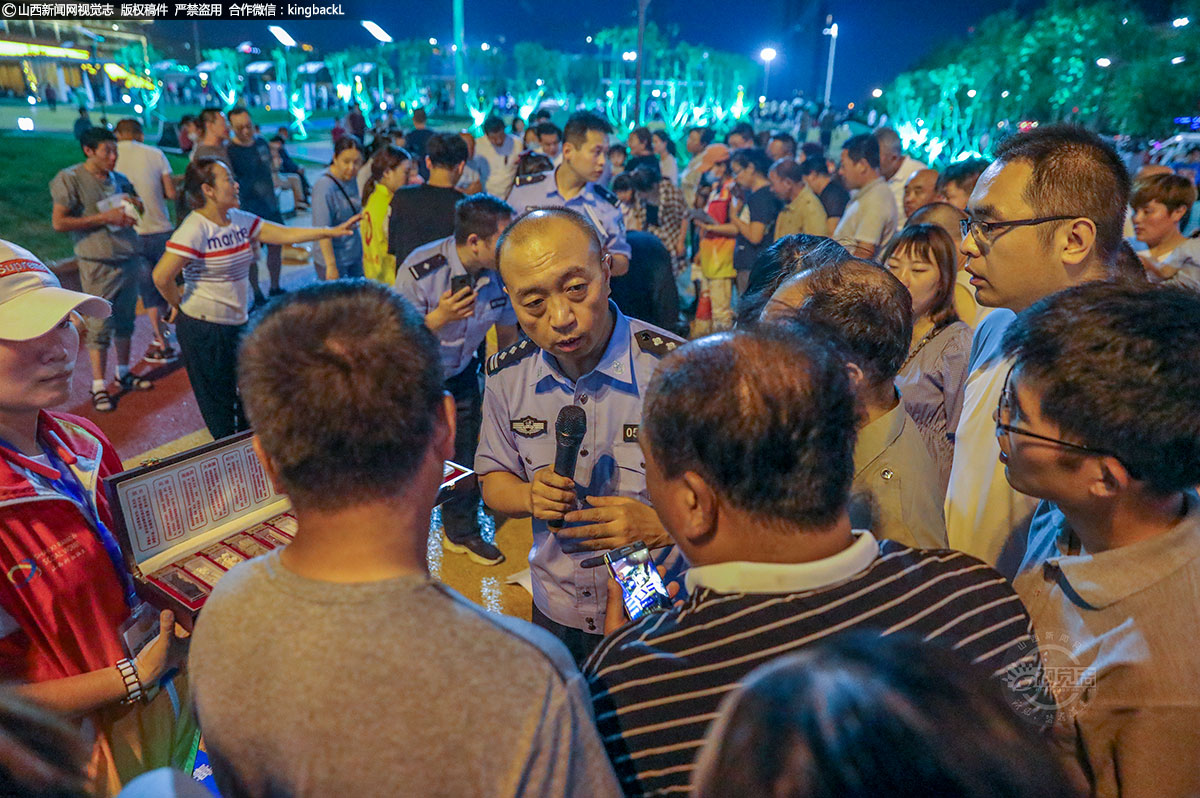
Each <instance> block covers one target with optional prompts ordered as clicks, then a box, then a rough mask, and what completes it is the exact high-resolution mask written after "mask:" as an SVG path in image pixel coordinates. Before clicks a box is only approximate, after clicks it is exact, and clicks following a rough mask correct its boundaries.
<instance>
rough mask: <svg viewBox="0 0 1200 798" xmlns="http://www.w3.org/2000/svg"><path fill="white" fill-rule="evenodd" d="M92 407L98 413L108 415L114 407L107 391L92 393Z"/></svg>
mask: <svg viewBox="0 0 1200 798" xmlns="http://www.w3.org/2000/svg"><path fill="white" fill-rule="evenodd" d="M92 407H93V408H94V409H95V410H96V411H98V412H100V413H109V412H112V410H113V408H114V407H116V405H114V404H113V400H112V397H111V396H109V395H108V391H92Z"/></svg>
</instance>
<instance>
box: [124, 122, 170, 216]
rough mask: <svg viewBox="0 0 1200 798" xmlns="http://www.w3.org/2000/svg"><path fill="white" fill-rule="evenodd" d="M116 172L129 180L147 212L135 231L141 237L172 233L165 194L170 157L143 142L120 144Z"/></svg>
mask: <svg viewBox="0 0 1200 798" xmlns="http://www.w3.org/2000/svg"><path fill="white" fill-rule="evenodd" d="M117 170H118V171H119V172H120V173H121V174H123V175H125V177H127V178H129V182H130V183H133V187H134V189H135V190H136V191H137V193H138V196H139V197H140V198H141V200H142V203H143V204H144V205H145V206H146V209H145V210H144V211H142V218H141V219H140V220H139V221H138V223H137V224H135V225H134V226H133V229H134V230H136V231H137V234H138V235H140V236H148V235H153V234H154V233H169V232H171V214H169V213H168V212H167V198H166V196H165V195H164V194H163V181H162V179H163V175H168V176H169V175H170V174H171V164H170V163H168V162H167V156H166V155H164V154H163V151H162V150H160V149H158V148H157V147H151V146H149V145H148V144H143V143H142V142H140V141H118V142H117Z"/></svg>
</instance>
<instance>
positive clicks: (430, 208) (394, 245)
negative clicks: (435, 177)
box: [388, 184, 463, 265]
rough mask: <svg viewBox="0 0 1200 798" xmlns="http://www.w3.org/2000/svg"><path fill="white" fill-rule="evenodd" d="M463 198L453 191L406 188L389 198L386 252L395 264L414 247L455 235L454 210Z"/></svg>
mask: <svg viewBox="0 0 1200 798" xmlns="http://www.w3.org/2000/svg"><path fill="white" fill-rule="evenodd" d="M462 197H463V195H462V194H461V193H459V192H458V191H456V190H455V189H452V188H441V187H439V186H431V185H428V184H426V185H422V186H405V187H404V188H401V189H399V190H398V191H397V192H396V193H395V194H393V195H392V214H391V217H390V219H389V221H388V252H390V253H391V254H393V255H395V256H396V264H397V265H399V264H401V263H403V262H404V259H405V258H407V257H408V256H409V253H411V252H412V251H413V250H414V249H416V248H417V247H419V246H421V245H423V244H428V243H429V242H431V241H437V240H438V239H439V238H445V237H446V236H448V235H452V234H453V233H454V206H455V205H456V204H457V203H458V201H459V200H460V199H462Z"/></svg>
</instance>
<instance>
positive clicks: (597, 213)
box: [508, 111, 629, 277]
mask: <svg viewBox="0 0 1200 798" xmlns="http://www.w3.org/2000/svg"><path fill="white" fill-rule="evenodd" d="M611 133H612V126H611V125H610V124H608V120H606V119H605V118H604V117H602V116H599V115H598V114H594V113H592V112H591V111H578V112H576V113H574V114H572V115H571V118H570V119H568V120H567V126H566V127H565V128H564V129H563V145H562V164H561V165H560V166H558V168H556V169H554V170H553V171H550V172H539V173H537V174H532V175H523V176H522V177H518V178H517V179H516V182H514V183H513V189H512V191H511V192H510V193H509V195H508V204H509V205H512V206H513V208H514V209H515V210H516V212H517V213H524V212H526V211H529V210H532V209H534V208H560V207H561V208H570V209H571V210H573V211H577V212H578V213H579V214H580V215H582V216H583V217H585V218H586V219H587V220H588V221H590V222H591V223H592V224H593V225H595V227H596V229H597V230H599V231H600V235H601V237H602V239H603V244H604V248H605V250H606V251H607V252H608V254H609V256H610V257H611V258H612V275H613V276H614V277H619V276H621V275H622V274H624V273H625V272H627V271H629V243H628V242H627V241H626V240H625V219H624V217H623V216H622V215H621V208H620V207H619V206H618V204H617V195H616V194H613V193H612V192H611V191H609V190H608V189H606V188H605V187H604V186H602V185H600V184H599V183H597V182H596V181H598V180H600V179H601V177H603V175H604V168H605V166H606V165H607V163H608V137H609V134H611Z"/></svg>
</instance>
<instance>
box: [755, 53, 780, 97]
mask: <svg viewBox="0 0 1200 798" xmlns="http://www.w3.org/2000/svg"><path fill="white" fill-rule="evenodd" d="M777 55H779V54H778V53H777V52H775V48H774V47H764V48H762V50H761V51H759V53H758V57H759V58H761V59H762V62H763V96H764V97H766V98H767V99H768V100H769V99H771V91H770V90H771V62H772V61H774V60H775V56H777Z"/></svg>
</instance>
